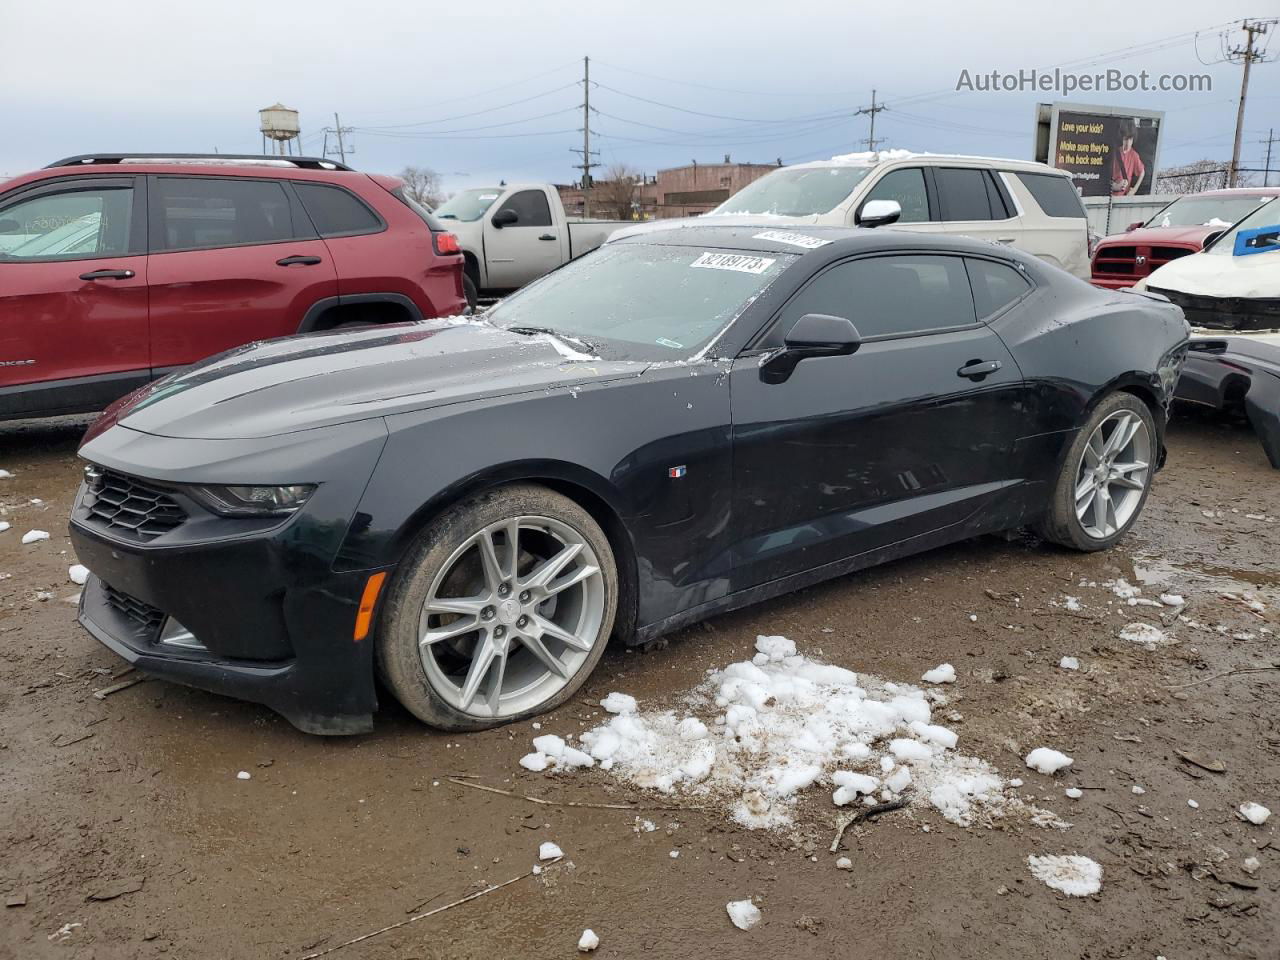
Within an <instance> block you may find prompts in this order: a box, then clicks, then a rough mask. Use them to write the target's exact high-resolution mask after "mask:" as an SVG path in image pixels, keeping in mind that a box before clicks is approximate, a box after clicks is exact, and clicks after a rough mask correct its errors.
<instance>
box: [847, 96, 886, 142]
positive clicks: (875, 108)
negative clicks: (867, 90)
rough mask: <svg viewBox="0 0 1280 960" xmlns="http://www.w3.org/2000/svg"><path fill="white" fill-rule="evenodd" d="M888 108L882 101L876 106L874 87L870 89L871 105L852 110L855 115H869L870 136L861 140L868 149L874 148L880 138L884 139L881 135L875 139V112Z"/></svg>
mask: <svg viewBox="0 0 1280 960" xmlns="http://www.w3.org/2000/svg"><path fill="white" fill-rule="evenodd" d="M888 109H889V108H888V107H886V106H885V105H884V104H883V103H882V104H880V105H879V106H876V92H875V90H874V89H872V91H871V106H869V107H863V108H862V109H861V110H855V111H854V112H853V115H854V116H855V117H857V116H861V115H863V114H867V115H869V116H870V117H871V134H870V136H868V137H867V139H866V140H864V141H863V142H864V143H865V144H866V145H867V149H868V150H875V148H876V144H877V143H879V142H880V140H883V139H884V137H881V138H880V140H877V139H876V114H877V113H880V112H881V111H884V110H888Z"/></svg>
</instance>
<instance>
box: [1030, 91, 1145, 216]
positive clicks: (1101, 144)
mask: <svg viewBox="0 0 1280 960" xmlns="http://www.w3.org/2000/svg"><path fill="white" fill-rule="evenodd" d="M1163 125H1164V113H1163V111H1156V110H1137V109H1134V108H1132V107H1100V106H1094V105H1091V104H1083V103H1041V104H1038V105H1037V107H1036V159H1037V160H1039V161H1040V162H1041V163H1047V164H1049V165H1050V166H1052V167H1057V168H1058V169H1059V170H1066V171H1067V172H1068V173H1070V174H1071V181H1072V183H1074V184H1075V187H1076V191H1077V192H1078V193H1079V194H1080V195H1081V196H1083V197H1108V196H1109V197H1133V196H1147V195H1149V194H1150V193H1151V185H1152V184H1153V183H1155V179H1156V162H1157V158H1158V156H1159V152H1160V131H1161V128H1162V127H1163Z"/></svg>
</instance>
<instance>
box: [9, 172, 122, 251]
mask: <svg viewBox="0 0 1280 960" xmlns="http://www.w3.org/2000/svg"><path fill="white" fill-rule="evenodd" d="M132 219H133V190H132V188H130V187H123V186H121V187H85V188H80V189H68V190H66V191H63V192H59V193H44V194H41V195H40V196H38V197H31V198H30V199H27V200H23V199H18V200H15V201H13V202H12V203H10V204H9V205H8V206H5V207H3V208H0V260H9V259H14V260H29V259H34V258H37V257H60V258H66V259H78V258H82V257H85V258H87V257H104V256H119V255H121V254H125V253H128V252H129V227H130V225H131V220H132Z"/></svg>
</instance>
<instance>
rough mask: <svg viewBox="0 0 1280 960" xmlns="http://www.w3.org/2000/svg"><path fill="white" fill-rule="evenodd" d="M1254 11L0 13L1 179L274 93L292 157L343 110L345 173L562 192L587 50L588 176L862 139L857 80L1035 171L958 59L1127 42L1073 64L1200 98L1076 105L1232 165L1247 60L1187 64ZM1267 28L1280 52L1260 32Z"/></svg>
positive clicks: (1012, 126) (316, 141)
mask: <svg viewBox="0 0 1280 960" xmlns="http://www.w3.org/2000/svg"><path fill="white" fill-rule="evenodd" d="M1262 6H1264V7H1265V6H1266V5H1265V4H1264V5H1262ZM1258 7H1259V4H1257V3H1256V2H1254V3H1252V4H1247V3H1238V2H1235V0H1219V2H1215V3H1212V4H1207V3H1204V2H1203V0H1161V2H1159V3H1155V4H1131V3H1130V4H1126V3H1119V2H1116V0H1105V2H1094V0H1077V2H1074V3H1070V4H1065V3H1061V2H1053V3H1048V2H1042V0H1018V2H1008V0H991V2H985V3H983V4H981V5H980V6H979V4H975V3H956V2H955V0H947V2H939V0H914V2H912V3H885V4H871V3H859V4H853V3H849V2H847V0H839V2H835V0H832V2H813V0H789V2H786V3H778V2H776V0H770V2H768V3H763V2H761V3H751V2H739V3H696V2H695V3H689V2H687V0H686V2H682V3H676V2H667V0H649V2H646V3H643V4H640V3H627V4H620V3H613V2H607V0H597V2H594V3H590V4H567V3H565V4H561V3H556V4H552V3H543V2H538V0H525V2H512V0H473V2H469V3H447V4H446V3H438V2H410V0H365V2H363V3H351V2H350V0H343V2H330V0H309V2H306V3H275V2H269V0H256V2H241V0H221V2H218V3H199V4H196V3H190V2H189V0H167V2H152V0H146V2H132V3H125V4H118V5H108V6H104V5H103V4H102V3H101V2H95V3H87V2H82V0H57V2H33V0H0V23H3V31H2V32H0V37H2V38H3V39H2V41H0V119H2V123H3V125H2V126H0V130H3V134H0V174H16V173H20V172H23V171H25V170H29V169H31V168H34V167H38V166H42V165H44V164H46V163H48V162H49V161H51V160H54V159H56V158H58V157H61V156H65V155H68V154H76V153H84V152H90V151H93V150H137V151H150V152H155V151H174V152H178V151H182V152H195V151H206V150H213V149H214V148H215V147H216V148H218V149H219V150H221V151H223V152H255V153H256V152H259V151H260V149H261V140H260V137H259V134H258V132H257V131H258V113H257V111H258V110H259V109H260V108H261V107H265V106H268V105H270V104H272V103H274V102H276V101H281V102H283V103H284V104H286V105H288V106H290V107H293V108H296V109H297V110H299V111H300V112H301V124H302V133H303V137H304V141H303V148H304V151H305V152H306V153H308V154H318V153H319V152H320V151H321V149H322V146H323V141H324V134H323V132H322V129H321V128H323V127H325V126H329V127H332V126H333V125H334V120H333V114H334V112H335V111H336V112H338V113H339V114H340V115H341V117H342V124H343V126H351V127H354V128H356V130H355V132H354V133H353V134H351V135H350V137H349V138H348V139H349V141H350V142H351V143H352V144H354V146H355V153H354V154H352V155H351V157H350V158H349V162H351V163H352V164H353V165H354V166H357V167H359V168H361V169H365V170H370V171H382V172H395V171H397V170H399V169H400V168H402V167H403V166H404V165H406V164H415V165H425V166H429V167H431V168H433V169H435V170H437V171H438V172H439V173H440V174H441V175H442V176H443V178H444V179H445V182H446V184H447V185H448V186H449V187H451V188H453V189H458V188H462V187H465V186H469V185H475V186H479V185H482V184H484V183H486V182H489V181H495V180H497V179H498V178H499V177H505V178H507V179H515V178H521V179H539V180H553V181H557V182H568V181H570V180H572V179H573V178H574V177H575V176H576V171H574V170H573V168H572V164H573V163H576V162H578V159H577V156H576V155H575V154H572V153H570V148H572V147H581V145H582V134H581V133H580V132H578V131H579V130H580V128H581V126H582V111H581V106H580V105H581V103H582V86H581V83H580V80H581V77H582V57H583V55H589V56H590V57H591V58H592V70H591V79H592V81H593V87H592V91H591V104H592V106H593V107H595V108H597V109H598V110H599V111H601V112H600V113H599V114H595V115H593V117H592V121H591V126H592V129H593V132H594V134H595V136H594V137H593V148H598V149H599V150H600V157H599V158H598V159H599V161H600V162H602V163H603V164H605V165H606V166H607V165H609V164H611V163H627V164H629V165H631V166H632V167H633V168H636V169H641V170H644V171H646V172H650V173H651V172H653V171H654V170H656V169H657V168H659V167H667V166H675V165H679V164H684V163H687V162H688V161H689V160H691V159H697V160H698V161H700V162H701V161H706V162H710V161H718V160H722V159H723V157H724V155H725V154H726V153H728V154H731V155H732V157H733V158H734V159H735V160H757V161H774V160H776V159H777V158H778V157H781V158H782V159H783V160H784V161H786V162H793V161H799V160H806V159H815V158H819V157H826V156H830V155H831V154H834V153H842V152H848V151H850V150H856V149H861V146H862V145H861V144H860V143H859V142H858V141H859V140H860V139H861V138H865V137H866V136H867V132H868V131H867V127H868V123H867V118H866V117H865V116H861V117H854V116H852V113H853V111H855V110H857V109H858V108H859V107H864V106H866V105H868V104H869V103H870V97H871V89H872V88H873V87H875V88H877V90H878V96H879V97H880V98H881V99H882V100H885V101H887V102H888V104H889V106H890V109H889V110H888V111H885V112H883V113H880V114H878V115H877V118H876V134H877V136H878V137H883V138H885V144H884V145H886V146H891V147H904V148H908V149H915V150H930V151H935V152H943V151H948V152H951V151H954V152H961V153H976V154H985V155H1001V156H1010V157H1026V158H1029V157H1030V155H1031V151H1032V129H1033V114H1034V104H1035V103H1036V102H1037V101H1047V100H1054V99H1062V98H1061V97H1059V96H1057V95H1055V94H1043V93H1041V94H1037V93H1034V92H1025V93H1024V92H1015V93H963V94H957V93H955V92H954V90H955V86H956V83H957V79H958V77H959V76H960V72H961V70H963V69H967V70H969V71H970V72H971V73H973V74H977V73H980V72H990V71H992V70H1000V71H1007V72H1016V71H1018V70H1020V69H1032V68H1036V69H1040V70H1046V69H1049V70H1051V69H1052V68H1053V67H1054V66H1056V65H1060V64H1065V63H1068V62H1071V61H1074V62H1081V61H1086V60H1089V59H1094V58H1097V57H1098V56H1099V55H1101V54H1115V52H1116V51H1119V50H1122V49H1124V48H1131V47H1135V46H1138V47H1139V49H1136V50H1129V51H1128V52H1127V53H1124V54H1123V55H1114V56H1112V57H1111V58H1110V59H1109V60H1107V61H1106V62H1103V63H1100V64H1097V65H1084V66H1079V67H1074V68H1073V69H1076V70H1078V71H1079V72H1087V73H1093V72H1096V71H1099V70H1105V69H1107V68H1108V67H1112V68H1118V69H1121V70H1125V71H1131V72H1137V71H1139V70H1147V71H1149V72H1150V73H1151V74H1153V75H1157V74H1162V73H1171V74H1172V73H1207V74H1209V75H1210V77H1211V79H1212V87H1213V89H1212V90H1211V91H1209V92H1204V93H1154V92H1152V93H1118V94H1114V95H1105V94H1087V95H1085V94H1078V95H1075V96H1073V97H1072V98H1071V99H1073V100H1075V101H1077V102H1085V103H1114V104H1117V105H1123V106H1132V107H1138V108H1146V109H1155V110H1165V111H1168V115H1167V117H1166V120H1165V135H1164V142H1163V145H1162V148H1161V156H1160V162H1161V166H1168V165H1172V164H1176V163H1184V162H1187V161H1190V160H1196V159H1199V158H1201V157H1209V158H1212V159H1215V160H1217V159H1223V158H1229V157H1230V153H1231V137H1232V133H1233V130H1234V124H1235V110H1236V103H1237V99H1238V97H1239V92H1240V74H1241V70H1240V67H1239V66H1237V65H1233V64H1229V63H1218V64H1216V65H1212V66H1205V65H1203V64H1202V63H1201V62H1200V59H1203V60H1206V61H1214V60H1218V59H1220V56H1221V51H1220V43H1219V38H1218V34H1219V33H1220V32H1221V30H1222V27H1223V25H1224V24H1226V23H1227V22H1229V21H1231V20H1233V19H1236V18H1240V17H1244V16H1252V15H1256V14H1261V13H1265V12H1267V11H1266V10H1265V9H1262V10H1260V9H1258ZM979 9H981V11H982V12H981V14H980V15H979V14H978V12H977V11H978V10H979ZM1272 12H1274V10H1272ZM1195 31H1204V33H1203V34H1202V35H1201V36H1200V38H1199V42H1198V44H1197V43H1195V42H1193V39H1192V37H1191V36H1190V34H1191V33H1193V32H1195ZM1166 38H1169V42H1168V43H1165V44H1160V43H1158V41H1162V40H1165V39H1166ZM1231 39H1232V42H1241V41H1242V40H1243V33H1242V32H1241V31H1240V30H1238V29H1236V30H1234V31H1233V32H1232V34H1231ZM1267 39H1269V40H1271V41H1272V48H1273V52H1276V53H1280V39H1276V38H1275V37H1274V31H1273V35H1272V36H1269V37H1268V38H1267ZM1197 46H1198V50H1197ZM595 84H599V86H595ZM924 95H929V96H924ZM521 100H523V101H524V102H522V103H519V102H516V101H521ZM648 101H653V102H648ZM677 108H679V109H677ZM707 115H710V116H707ZM1270 127H1277V128H1280V64H1277V63H1270V64H1262V65H1258V66H1255V68H1254V71H1253V80H1252V83H1251V90H1250V96H1249V101H1248V113H1247V115H1246V118H1245V131H1246V133H1245V148H1244V152H1243V159H1244V160H1245V161H1246V162H1247V163H1248V165H1257V166H1260V165H1261V161H1262V159H1263V155H1264V153H1265V150H1266V147H1265V146H1264V145H1262V144H1260V143H1258V142H1257V141H1259V140H1261V139H1263V138H1265V137H1266V136H1267V130H1268V128H1270ZM329 139H330V146H331V147H333V146H336V144H335V143H334V140H333V137H332V136H330V138H329ZM1273 164H1275V165H1276V166H1277V167H1280V150H1277V151H1275V154H1274V156H1273ZM1273 182H1274V181H1273Z"/></svg>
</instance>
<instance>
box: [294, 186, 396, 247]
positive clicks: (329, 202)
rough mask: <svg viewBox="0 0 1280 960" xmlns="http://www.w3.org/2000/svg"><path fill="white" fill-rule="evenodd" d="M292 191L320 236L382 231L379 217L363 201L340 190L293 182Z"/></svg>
mask: <svg viewBox="0 0 1280 960" xmlns="http://www.w3.org/2000/svg"><path fill="white" fill-rule="evenodd" d="M293 188H294V189H295V190H296V191H297V192H298V197H299V199H301V200H302V205H303V206H304V207H306V208H307V215H308V216H310V217H311V222H312V223H314V224H315V225H316V230H317V231H318V232H319V234H320V236H322V237H345V236H351V235H352V234H357V233H377V232H378V231H379V230H381V229H382V226H383V224H382V220H381V218H380V217H379V216H378V215H377V214H376V213H374V212H373V211H372V210H370V209H369V207H368V206H366V204H365V202H364V201H363V200H361V199H359V198H358V197H357V196H356V195H355V194H353V193H350V192H349V191H347V190H344V189H343V188H342V187H334V186H330V185H329V184H325V183H302V182H299V181H296V180H295V181H294V183H293Z"/></svg>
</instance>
